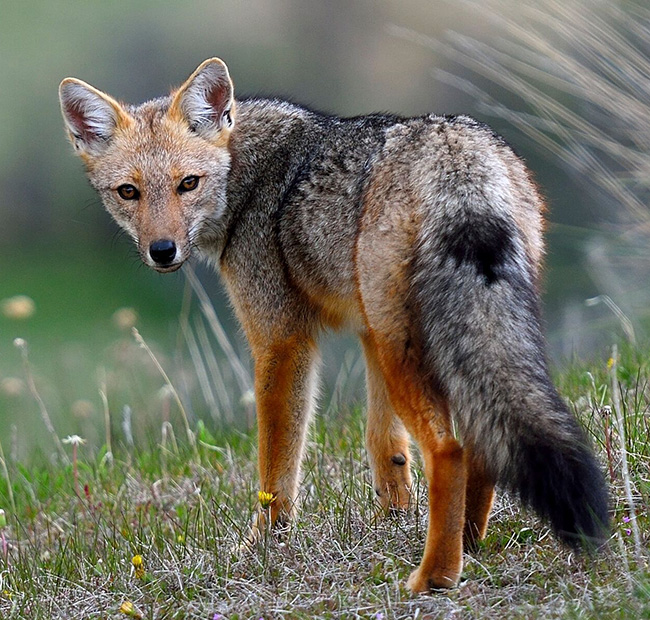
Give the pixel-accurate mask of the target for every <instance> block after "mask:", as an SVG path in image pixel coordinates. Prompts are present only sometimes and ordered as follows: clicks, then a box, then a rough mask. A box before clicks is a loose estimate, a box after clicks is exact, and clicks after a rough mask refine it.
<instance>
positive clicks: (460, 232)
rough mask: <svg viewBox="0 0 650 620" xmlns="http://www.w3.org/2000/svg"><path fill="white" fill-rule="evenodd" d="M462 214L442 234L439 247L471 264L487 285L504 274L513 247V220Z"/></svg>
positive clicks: (459, 261) (511, 255)
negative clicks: (464, 217)
mask: <svg viewBox="0 0 650 620" xmlns="http://www.w3.org/2000/svg"><path fill="white" fill-rule="evenodd" d="M473 220H474V218H466V219H464V220H463V221H462V222H457V223H455V225H454V226H453V228H451V229H450V230H449V231H447V232H446V233H443V235H442V239H441V241H442V243H441V246H440V247H441V249H442V250H443V251H446V252H447V253H448V254H449V256H451V257H452V258H453V259H454V261H455V262H456V266H460V265H462V264H463V263H466V264H470V265H473V266H474V268H475V269H476V273H477V274H478V275H480V276H482V277H483V278H484V280H485V284H487V285H488V286H490V285H492V284H494V283H495V282H496V281H497V280H499V279H501V278H503V277H505V275H506V271H507V265H508V263H509V262H510V261H511V259H512V257H513V254H514V251H515V247H514V243H513V236H514V234H515V230H514V226H513V224H511V223H509V222H507V221H506V220H504V219H502V218H498V217H492V218H488V217H482V218H481V219H480V221H473Z"/></svg>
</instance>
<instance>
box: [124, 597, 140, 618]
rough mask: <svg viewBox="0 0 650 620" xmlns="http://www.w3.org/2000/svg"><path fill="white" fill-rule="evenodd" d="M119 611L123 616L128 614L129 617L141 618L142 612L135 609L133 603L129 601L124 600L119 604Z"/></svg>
mask: <svg viewBox="0 0 650 620" xmlns="http://www.w3.org/2000/svg"><path fill="white" fill-rule="evenodd" d="M120 612H122V613H123V614H124V615H125V616H129V618H136V619H140V620H141V619H142V614H140V613H139V612H138V611H137V610H136V608H135V605H134V604H133V603H132V602H131V601H124V602H123V603H122V604H121V605H120Z"/></svg>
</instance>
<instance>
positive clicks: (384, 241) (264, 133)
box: [59, 58, 609, 593]
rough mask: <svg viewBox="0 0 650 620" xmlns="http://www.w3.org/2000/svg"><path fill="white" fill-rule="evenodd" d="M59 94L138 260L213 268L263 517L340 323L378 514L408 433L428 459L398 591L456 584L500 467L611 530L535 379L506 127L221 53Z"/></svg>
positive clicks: (530, 268) (595, 470)
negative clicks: (246, 397) (270, 77)
mask: <svg viewBox="0 0 650 620" xmlns="http://www.w3.org/2000/svg"><path fill="white" fill-rule="evenodd" d="M59 95H60V103H61V110H62V113H63V119H64V123H65V128H66V130H67V134H68V137H69V139H70V141H71V143H72V146H73V148H74V150H75V151H76V153H77V154H78V155H79V156H80V157H81V159H82V161H83V164H84V166H85V170H86V173H87V177H88V179H89V181H90V184H91V185H92V186H93V187H94V188H95V190H96V191H97V192H98V193H99V195H100V197H101V199H102V201H103V204H104V206H105V207H106V209H107V210H108V212H109V213H110V215H111V216H112V217H113V219H114V220H115V221H116V222H117V224H118V225H119V226H120V227H122V228H123V229H124V230H125V231H126V232H127V233H128V234H129V235H130V236H131V237H132V239H133V241H134V243H135V245H136V247H137V249H138V252H139V255H140V257H141V259H142V261H143V262H144V263H145V264H146V265H148V266H149V267H151V268H152V269H154V270H156V271H158V272H160V273H169V272H173V271H176V270H178V269H180V268H181V267H182V266H183V265H184V264H185V263H186V262H187V261H188V260H189V259H190V257H191V256H194V255H198V256H199V257H200V258H202V259H204V260H206V261H207V262H208V263H209V264H211V265H212V266H214V268H215V270H216V271H217V272H218V273H220V274H221V278H222V280H223V282H224V284H225V287H226V289H227V291H228V294H229V297H230V300H231V302H232V306H233V308H234V312H235V314H236V316H237V318H238V320H239V322H240V323H241V326H242V328H243V331H244V333H245V335H246V338H247V340H248V343H249V347H250V352H251V355H252V358H253V362H254V383H255V403H256V412H257V437H258V439H257V440H258V467H259V484H260V488H261V492H263V493H264V494H265V495H264V496H265V497H271V498H272V501H271V502H270V504H269V505H268V510H267V511H264V512H262V511H261V510H260V515H261V516H260V517H259V518H260V519H261V522H260V521H258V523H257V527H260V523H265V521H264V519H265V518H266V519H267V520H268V521H266V524H267V525H271V524H276V525H277V524H279V523H286V522H288V521H289V520H290V519H291V517H292V516H293V515H294V513H295V511H296V508H297V504H298V495H299V484H300V475H301V460H302V458H303V454H304V452H305V443H306V437H307V433H308V427H309V420H310V418H311V416H312V413H313V410H314V408H315V394H316V390H317V382H318V380H317V376H318V368H319V353H318V341H319V337H320V335H321V333H322V332H323V331H324V330H326V329H339V328H347V329H349V330H352V331H353V332H356V334H358V336H359V338H360V341H361V345H362V349H363V352H364V356H365V362H366V385H367V429H366V447H367V455H368V461H369V465H370V469H371V473H372V484H373V487H374V491H375V493H376V495H377V498H378V501H379V504H380V506H381V507H382V508H383V509H384V510H386V511H389V512H390V511H391V510H394V511H401V510H405V509H408V507H409V504H410V503H411V502H412V501H413V499H412V490H413V487H412V484H413V482H412V474H411V464H412V454H411V439H414V440H415V442H416V443H417V444H418V446H419V449H420V453H421V455H422V460H423V468H424V473H425V476H426V482H427V486H428V508H429V511H428V527H427V533H426V541H425V547H424V552H423V557H422V559H421V562H420V564H419V566H418V567H417V568H416V569H415V570H414V571H413V572H412V573H411V575H410V577H409V578H408V582H407V586H408V588H409V589H410V590H411V591H412V592H413V593H419V592H428V591H431V590H437V589H443V588H452V587H454V586H456V585H457V584H458V582H459V580H460V578H461V574H462V568H463V551H464V549H465V550H472V549H473V548H475V547H476V546H477V544H478V542H479V541H480V540H482V539H483V538H484V537H485V534H486V529H487V524H488V519H489V515H490V511H491V508H492V504H493V501H494V497H495V486H496V485H499V486H501V487H503V488H505V489H506V490H509V491H511V492H512V493H514V494H515V495H516V496H517V497H518V498H519V499H520V500H521V502H522V503H523V505H524V506H527V507H530V508H532V509H533V510H534V511H535V512H536V513H537V514H538V515H539V516H540V517H541V518H542V519H544V520H545V521H547V522H548V523H549V524H550V526H551V527H552V529H553V531H554V532H555V533H556V534H557V536H558V537H559V538H560V539H561V540H563V541H566V542H567V543H568V544H569V545H572V546H574V547H576V548H587V549H596V548H598V546H599V545H601V544H604V543H605V542H606V540H607V536H608V528H609V517H608V501H609V500H608V491H607V488H606V485H605V479H604V477H603V474H602V472H601V469H600V465H599V462H598V460H597V459H596V456H595V454H594V452H593V449H592V448H591V446H590V443H589V441H588V439H587V437H586V435H585V433H584V432H583V430H582V429H581V427H580V425H579V423H578V421H577V420H576V419H575V417H574V416H573V414H572V413H571V412H570V411H569V409H568V407H567V405H566V404H565V402H564V401H563V400H562V398H561V397H560V395H559V394H558V392H557V390H556V388H555V387H554V385H553V383H552V381H551V379H550V375H549V363H548V360H547V354H546V344H545V340H544V335H543V328H542V318H541V310H540V306H541V302H540V280H541V269H542V260H543V255H544V252H545V248H544V239H543V229H544V222H543V214H544V209H545V207H544V202H543V200H542V198H541V196H540V192H539V191H538V188H537V186H536V184H535V182H534V181H533V178H532V174H531V173H530V172H529V171H528V169H527V168H526V165H525V164H524V162H523V160H522V159H520V158H519V156H517V155H516V154H515V152H514V151H513V149H512V148H511V147H510V146H509V145H508V144H507V143H506V141H505V140H504V139H503V138H501V137H500V136H499V135H497V134H496V133H495V132H494V131H492V130H491V129H490V128H489V127H488V126H486V125H484V124H482V123H480V122H478V121H476V120H474V119H472V118H471V117H469V116H464V115H457V116H437V115H434V114H430V115H422V116H418V117H410V118H407V117H402V116H398V115H393V114H387V113H377V114H370V115H362V116H356V117H346V118H344V117H339V116H335V115H330V114H325V113H321V112H317V111H314V110H311V109H308V108H306V107H303V106H300V105H297V104H294V103H292V102H288V101H285V100H281V99H274V98H259V97H258V98H245V97H241V98H235V95H234V86H233V82H232V79H231V77H230V74H229V71H228V68H227V66H226V64H225V63H224V62H223V61H222V60H220V59H219V58H210V59H208V60H206V61H205V62H203V63H202V64H201V65H200V66H199V67H198V68H197V69H196V70H195V71H194V73H192V74H191V75H190V77H189V78H188V79H187V80H186V81H185V82H184V83H183V84H182V86H180V87H179V88H177V89H175V90H172V91H171V94H169V95H168V96H164V97H161V98H158V99H154V100H151V101H148V102H145V103H143V104H141V105H137V106H136V105H130V104H126V103H122V102H119V101H118V100H116V99H114V98H113V97H111V96H109V95H108V94H106V93H103V92H102V91H100V90H97V89H96V88H94V87H93V86H90V85H89V84H87V83H85V82H83V81H81V80H78V79H75V78H66V79H64V80H63V81H62V82H61V85H60V88H59ZM260 496H261V497H262V493H261V494H260ZM264 515H267V516H266V517H264ZM269 521H270V523H269ZM255 527H256V525H254V526H253V528H255Z"/></svg>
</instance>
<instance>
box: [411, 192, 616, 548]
mask: <svg viewBox="0 0 650 620" xmlns="http://www.w3.org/2000/svg"><path fill="white" fill-rule="evenodd" d="M446 200H447V207H446V208H448V209H449V213H448V217H445V218H444V219H440V218H439V219H438V220H437V222H436V230H435V232H433V231H430V232H427V231H426V230H425V231H423V232H422V235H421V238H420V240H419V245H418V248H417V258H416V261H415V265H414V267H413V288H412V291H413V295H414V302H415V303H414V305H415V307H417V308H418V316H419V318H420V322H421V325H420V329H421V333H422V334H423V341H424V345H423V362H424V368H425V372H428V373H430V377H428V378H429V379H430V380H431V382H432V383H431V384H432V385H435V386H436V389H437V390H439V391H441V392H442V393H443V395H444V397H445V398H446V399H447V400H448V402H449V405H450V407H451V411H452V415H453V416H454V419H455V421H456V423H457V425H458V427H459V430H460V434H461V436H462V439H463V441H464V442H466V443H470V444H471V445H472V448H473V450H474V453H475V454H477V456H478V457H479V458H481V459H483V461H484V463H485V466H486V468H487V470H488V472H489V473H490V474H491V475H492V476H493V478H494V479H495V480H496V481H497V483H499V484H501V485H503V486H505V487H506V488H509V489H510V490H511V491H513V492H514V493H516V494H517V495H518V496H519V497H520V498H521V500H522V501H523V503H524V504H526V505H528V506H530V507H531V508H532V509H533V510H535V511H536V512H537V513H538V514H539V515H540V516H541V517H543V518H544V519H546V520H548V521H549V522H550V523H551V525H552V528H553V530H554V531H555V532H556V533H557V535H558V536H559V537H561V538H562V539H564V540H565V541H567V542H569V543H572V544H576V545H577V544H581V543H587V545H597V544H599V543H600V542H602V541H604V539H605V538H606V536H607V531H608V494H607V490H606V486H605V480H604V477H603V474H602V472H601V470H600V468H599V465H598V462H597V461H596V458H595V457H594V454H593V452H592V450H591V448H590V446H589V443H588V441H587V439H586V437H585V435H584V433H583V431H582V429H581V428H580V426H579V425H578V423H577V421H576V420H575V418H574V416H573V415H572V414H571V413H570V412H569V410H568V408H567V406H566V405H565V403H564V402H563V401H562V399H561V398H560V396H559V395H558V393H557V391H556V390H555V388H554V387H553V385H552V383H551V380H550V378H549V371H548V365H547V361H546V353H545V343H544V339H543V336H542V330H541V319H540V311H539V301H538V293H537V289H536V282H535V280H536V269H535V267H534V266H533V265H532V262H531V259H530V257H529V256H528V255H527V252H526V246H525V244H524V241H523V236H522V233H521V231H520V230H519V229H518V227H517V226H516V224H515V222H514V221H513V219H512V218H511V216H510V215H509V214H508V210H507V209H505V208H504V209H501V210H498V209H495V208H493V206H491V205H488V204H486V202H485V200H486V199H485V194H484V193H479V192H477V193H476V195H473V196H472V195H470V194H468V193H467V192H466V193H464V194H463V197H462V199H459V200H458V201H457V203H455V204H451V206H450V203H449V200H450V197H449V196H447V197H446ZM442 208H443V209H444V208H445V207H442ZM452 210H453V214H452V213H451V211H452Z"/></svg>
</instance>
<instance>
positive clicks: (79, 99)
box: [59, 78, 131, 156]
mask: <svg viewBox="0 0 650 620" xmlns="http://www.w3.org/2000/svg"><path fill="white" fill-rule="evenodd" d="M59 99H60V101H61V111H62V112H63V120H64V121H65V124H66V128H67V129H68V132H69V136H70V141H71V142H72V144H73V146H74V147H75V149H76V150H77V152H79V154H80V155H88V156H97V155H101V154H102V152H103V151H104V150H105V149H106V147H107V146H108V144H109V142H110V140H111V138H112V137H113V134H114V133H115V129H116V128H117V127H118V126H119V125H124V124H129V123H130V122H131V117H130V116H129V115H128V113H127V112H126V111H125V110H124V108H122V106H121V105H120V104H119V103H118V102H117V101H115V99H113V98H111V97H109V96H108V95H106V94H105V93H103V92H101V91H99V90H97V89H96V88H93V87H92V86H90V85H89V84H86V83H85V82H82V81H81V80H77V79H75V78H66V79H65V80H63V82H61V85H60V86H59Z"/></svg>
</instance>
